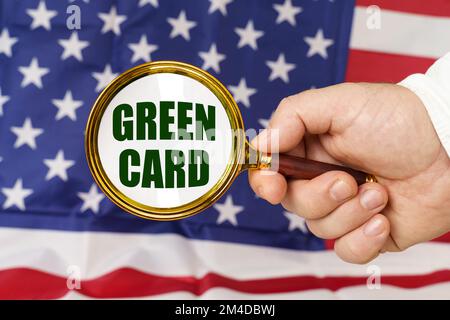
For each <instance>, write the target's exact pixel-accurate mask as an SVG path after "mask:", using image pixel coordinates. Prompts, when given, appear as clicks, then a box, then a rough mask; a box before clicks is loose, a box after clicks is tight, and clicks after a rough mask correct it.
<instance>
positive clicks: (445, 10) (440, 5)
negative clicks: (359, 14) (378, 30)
mask: <svg viewBox="0 0 450 320" xmlns="http://www.w3.org/2000/svg"><path fill="white" fill-rule="evenodd" d="M356 5H358V6H363V7H368V6H371V5H377V6H379V7H380V8H381V9H387V10H395V11H402V12H408V13H416V14H423V15H432V16H439V17H450V1H449V0H427V1H425V0H357V1H356Z"/></svg>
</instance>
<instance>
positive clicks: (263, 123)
mask: <svg viewBox="0 0 450 320" xmlns="http://www.w3.org/2000/svg"><path fill="white" fill-rule="evenodd" d="M258 123H259V124H260V125H261V127H263V128H264V129H266V128H267V127H268V126H269V119H258Z"/></svg>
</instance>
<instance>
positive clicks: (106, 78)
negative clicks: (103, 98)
mask: <svg viewBox="0 0 450 320" xmlns="http://www.w3.org/2000/svg"><path fill="white" fill-rule="evenodd" d="M117 75H118V74H117V73H113V72H112V69H111V66H110V65H109V64H107V65H106V66H105V70H104V71H103V72H93V73H92V76H93V77H94V78H95V79H96V80H97V87H96V88H95V91H97V92H100V91H102V90H103V88H104V87H106V86H107V85H108V84H109V83H110V82H111V81H113V80H114V78H115V77H117Z"/></svg>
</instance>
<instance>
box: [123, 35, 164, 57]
mask: <svg viewBox="0 0 450 320" xmlns="http://www.w3.org/2000/svg"><path fill="white" fill-rule="evenodd" d="M128 47H129V48H130V49H131V50H132V51H133V57H132V58H131V63H135V62H136V61H139V60H140V59H142V60H143V61H144V62H148V61H151V59H152V58H151V54H152V53H153V52H155V51H156V50H158V46H157V45H153V44H149V43H148V41H147V36H146V35H142V36H141V40H140V41H139V42H138V43H130V44H129V45H128Z"/></svg>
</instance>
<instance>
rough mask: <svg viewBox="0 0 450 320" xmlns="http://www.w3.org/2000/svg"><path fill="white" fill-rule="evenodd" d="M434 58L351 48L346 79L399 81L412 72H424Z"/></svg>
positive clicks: (357, 80)
mask: <svg viewBox="0 0 450 320" xmlns="http://www.w3.org/2000/svg"><path fill="white" fill-rule="evenodd" d="M434 61H435V60H434V59H429V58H420V57H412V56H407V55H398V54H389V53H380V52H371V51H365V50H357V49H352V50H350V53H349V62H348V69H347V76H346V79H347V81H352V82H363V81H367V82H393V83H396V82H399V81H401V80H402V79H404V78H406V77H407V76H408V75H410V74H413V73H418V72H420V73H423V72H425V71H426V70H427V69H428V68H429V67H430V66H431V65H432V64H433V62H434Z"/></svg>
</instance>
